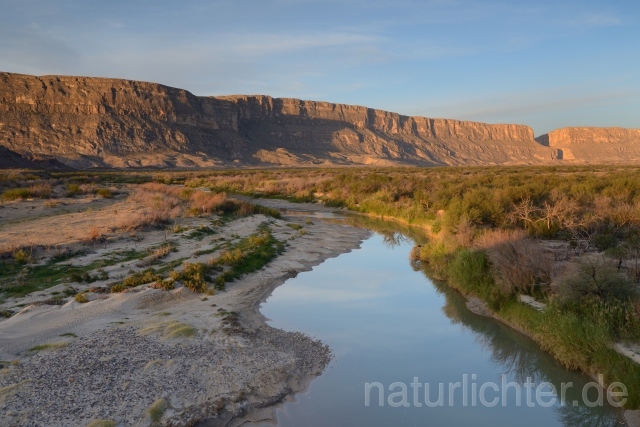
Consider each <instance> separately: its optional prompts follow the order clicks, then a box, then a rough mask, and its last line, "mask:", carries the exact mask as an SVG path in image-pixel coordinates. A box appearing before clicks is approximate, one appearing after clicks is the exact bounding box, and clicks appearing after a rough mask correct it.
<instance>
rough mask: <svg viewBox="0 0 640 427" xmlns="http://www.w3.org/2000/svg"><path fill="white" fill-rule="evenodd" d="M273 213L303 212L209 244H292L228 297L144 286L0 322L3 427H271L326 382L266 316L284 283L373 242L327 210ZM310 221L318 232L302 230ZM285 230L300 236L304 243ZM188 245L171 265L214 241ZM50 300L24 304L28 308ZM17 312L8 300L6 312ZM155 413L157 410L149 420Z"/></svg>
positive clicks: (306, 344)
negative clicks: (277, 407)
mask: <svg viewBox="0 0 640 427" xmlns="http://www.w3.org/2000/svg"><path fill="white" fill-rule="evenodd" d="M268 204H269V205H270V206H273V207H276V208H278V209H286V210H291V211H295V212H291V215H285V218H284V219H283V220H273V219H270V218H267V217H263V216H260V215H256V216H254V217H249V218H243V219H240V220H236V221H233V222H231V223H229V224H226V225H224V226H221V227H220V228H219V229H218V230H217V232H216V234H215V235H214V236H211V238H212V242H213V241H215V239H220V238H221V237H222V238H224V239H226V240H229V241H231V240H233V239H238V238H241V237H243V236H247V235H249V234H251V233H252V232H254V231H255V230H256V229H257V227H258V226H259V225H260V224H261V223H264V222H265V221H268V222H269V227H270V229H271V231H272V233H273V236H274V237H275V238H276V239H278V240H279V241H282V242H286V243H287V244H288V245H287V247H286V250H285V252H284V253H282V254H281V255H279V256H278V257H277V258H275V259H274V260H273V261H272V262H270V263H269V264H268V265H267V266H266V267H265V268H263V269H262V270H259V271H257V272H255V273H253V274H250V275H247V276H244V277H243V278H241V279H240V280H236V281H235V282H233V283H229V284H227V289H226V290H225V291H221V292H217V293H216V294H215V295H203V294H196V293H193V292H191V291H189V290H188V289H186V288H184V287H177V288H176V289H174V290H172V291H163V290H158V289H153V288H152V287H150V286H146V285H145V286H140V287H137V288H133V289H132V290H130V291H128V292H125V293H121V294H111V293H97V292H89V293H88V294H87V295H88V297H89V300H90V302H88V303H84V304H80V303H78V302H75V301H73V299H71V300H69V301H68V302H66V303H64V304H63V305H46V304H45V305H27V306H26V307H24V308H22V309H21V311H20V312H19V313H18V314H15V315H13V316H12V317H10V318H9V319H6V320H0V342H1V343H2V346H1V349H0V358H1V359H3V360H5V362H2V367H1V368H0V424H2V425H3V426H5V425H6V426H40V425H46V426H65V427H66V426H86V425H88V424H89V423H90V422H91V421H92V420H113V421H115V422H116V424H117V425H119V426H130V425H131V426H132V425H136V426H145V425H151V423H152V417H153V416H158V420H159V421H158V423H157V424H154V425H167V426H185V425H197V424H198V423H199V422H202V421H204V420H209V421H208V424H207V425H237V424H240V423H241V422H242V420H245V419H247V417H248V418H250V419H269V418H270V417H271V416H272V410H271V409H270V408H271V407H272V406H273V405H274V404H275V403H278V402H281V401H282V400H284V399H285V398H287V397H288V396H291V395H292V394H293V393H295V392H297V391H301V390H303V389H304V388H306V387H307V385H308V383H309V381H310V379H311V378H313V377H314V376H317V375H319V374H320V373H321V372H322V370H323V368H324V367H325V365H326V364H327V363H328V361H329V357H330V352H329V349H328V348H327V347H326V346H325V345H324V344H322V343H321V342H318V341H315V340H313V339H311V338H309V337H307V336H305V335H302V334H299V333H290V332H284V331H280V330H277V329H274V328H271V327H269V326H267V325H266V324H265V322H264V321H265V319H264V317H263V316H262V315H261V314H260V313H259V310H258V308H259V304H260V303H261V302H262V301H264V299H265V298H266V297H268V295H269V294H270V292H271V291H272V290H273V288H274V287H275V286H278V285H279V284H281V283H283V282H284V281H285V280H286V279H287V278H289V277H292V276H294V275H296V274H297V273H299V272H301V271H306V270H310V269H311V268H312V267H313V266H315V265H318V264H320V263H321V262H323V261H324V260H326V259H327V258H330V257H335V256H337V255H339V254H342V253H345V252H349V251H350V250H353V249H355V248H357V247H358V246H359V244H360V242H361V241H362V240H363V239H365V238H367V237H368V232H367V231H365V230H362V229H357V228H354V227H349V226H346V225H340V224H333V223H330V222H325V221H322V220H321V217H322V216H331V214H330V212H331V210H330V209H326V208H323V207H322V206H316V205H299V204H295V205H294V204H289V203H286V202H281V201H273V200H271V201H269V202H268ZM309 217H311V220H312V221H306V220H307V218H309ZM190 221H192V222H193V221H195V220H190ZM289 224H297V225H299V226H302V227H303V230H304V233H302V232H300V231H299V230H295V228H294V227H291V226H290V225H289ZM191 226H195V225H194V224H191ZM183 234H184V235H175V236H173V237H172V238H173V240H174V241H175V242H176V243H177V244H178V250H177V251H176V253H173V254H171V255H170V257H169V258H168V259H167V260H165V261H166V262H170V261H175V260H182V259H184V258H185V257H189V260H191V261H198V260H200V261H201V260H202V258H204V257H210V256H214V255H215V254H216V252H215V251H214V249H215V246H214V244H213V243H207V242H208V241H209V239H208V238H207V239H205V240H202V241H198V240H197V239H196V240H194V239H192V238H188V237H187V235H186V234H185V233H183ZM163 238H164V239H166V235H164V236H163V233H162V232H157V231H156V232H149V233H146V234H145V233H140V235H139V236H137V238H136V240H135V241H131V240H127V239H122V240H115V241H113V242H109V243H108V244H105V246H104V247H99V248H94V250H93V251H92V252H91V253H89V254H87V255H84V257H85V259H83V260H81V261H83V262H92V261H94V260H95V259H96V258H97V257H99V256H102V255H104V254H107V253H113V251H114V250H115V249H123V248H125V247H127V246H131V245H133V246H135V247H136V248H138V249H141V248H144V246H145V245H147V246H149V247H152V246H153V245H157V244H158V243H159V242H162V240H163ZM196 252H198V253H200V255H197V254H196ZM202 252H207V254H206V255H203V254H202ZM136 262H138V263H139V261H131V262H123V263H121V264H117V265H113V266H111V267H109V268H108V269H107V270H108V271H107V272H108V274H109V275H110V276H111V277H117V276H118V275H119V274H120V275H122V274H124V273H123V271H127V270H130V269H132V268H134V269H135V268H136V267H135V265H136V264H135V263H136ZM201 262H202V261H201ZM99 284H100V283H98V285H99ZM60 286H61V285H60ZM60 286H58V287H60ZM87 286H88V285H87ZM93 286H94V287H95V284H94V285H93ZM45 293H46V292H44V293H38V294H37V295H28V296H26V297H24V298H22V299H21V300H22V301H26V302H27V303H30V302H33V301H35V300H37V299H43V298H44V297H45ZM18 302H19V299H15V298H14V299H9V300H7V301H5V302H4V303H3V306H4V307H9V306H12V305H15V304H16V303H18ZM154 402H156V404H155V407H156V408H161V410H160V411H153V410H152V411H151V412H149V409H150V408H151V407H152V406H153V404H154ZM158 413H159V415H158Z"/></svg>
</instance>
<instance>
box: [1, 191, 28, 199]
mask: <svg viewBox="0 0 640 427" xmlns="http://www.w3.org/2000/svg"><path fill="white" fill-rule="evenodd" d="M31 197H32V195H31V192H30V191H29V189H28V188H10V189H8V190H4V191H3V192H2V200H6V201H11V200H18V199H29V198H31Z"/></svg>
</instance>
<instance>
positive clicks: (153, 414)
mask: <svg viewBox="0 0 640 427" xmlns="http://www.w3.org/2000/svg"><path fill="white" fill-rule="evenodd" d="M166 409H167V402H166V401H165V400H164V399H158V400H156V401H155V402H153V404H152V405H151V406H150V407H149V409H148V410H147V414H148V415H149V418H151V421H152V422H154V423H157V422H159V421H160V420H161V419H162V415H163V414H164V411H165V410H166Z"/></svg>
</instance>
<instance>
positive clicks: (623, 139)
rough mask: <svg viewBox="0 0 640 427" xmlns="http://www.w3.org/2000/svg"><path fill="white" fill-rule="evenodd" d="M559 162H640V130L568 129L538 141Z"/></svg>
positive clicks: (552, 133)
mask: <svg viewBox="0 0 640 427" xmlns="http://www.w3.org/2000/svg"><path fill="white" fill-rule="evenodd" d="M536 141H538V142H539V143H540V144H542V145H544V146H547V147H550V148H552V149H554V150H555V151H556V153H557V154H556V156H557V157H558V158H559V159H563V160H571V161H579V162H581V163H638V162H640V129H625V128H619V127H611V128H597V127H567V128H562V129H557V130H554V131H551V132H549V133H548V134H544V135H541V136H539V137H537V138H536Z"/></svg>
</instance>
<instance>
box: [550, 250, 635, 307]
mask: <svg viewBox="0 0 640 427" xmlns="http://www.w3.org/2000/svg"><path fill="white" fill-rule="evenodd" d="M637 292H638V291H637V287H636V286H635V284H634V283H633V282H631V281H630V280H629V279H628V278H627V277H626V276H624V275H622V274H620V273H619V272H618V271H617V270H616V269H615V268H614V267H613V266H612V265H610V264H608V263H606V262H605V261H604V260H594V259H586V260H584V261H582V262H580V264H579V265H578V271H577V272H576V273H575V274H574V275H573V276H571V277H568V278H566V279H565V280H563V281H562V282H561V283H560V284H559V286H558V293H559V295H560V297H561V299H562V301H563V302H565V303H571V302H574V301H579V300H581V299H583V298H587V299H588V298H597V299H599V300H601V301H603V302H607V301H613V300H619V301H622V300H628V299H630V298H632V297H634V296H635V295H637Z"/></svg>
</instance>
